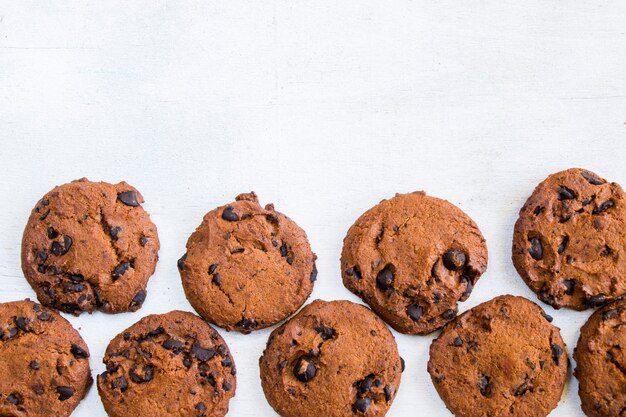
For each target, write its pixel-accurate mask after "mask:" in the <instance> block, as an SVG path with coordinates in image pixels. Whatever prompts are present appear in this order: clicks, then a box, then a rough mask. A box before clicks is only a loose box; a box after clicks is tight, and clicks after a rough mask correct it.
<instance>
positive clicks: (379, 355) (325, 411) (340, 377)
mask: <svg viewBox="0 0 626 417" xmlns="http://www.w3.org/2000/svg"><path fill="white" fill-rule="evenodd" d="M260 368H261V383H262V386H263V391H264V392H265V396H266V398H267V400H268V401H269V403H270V405H271V406H272V407H273V408H274V410H276V412H277V413H278V414H280V415H281V416H282V417H313V416H316V417H318V416H326V417H344V416H352V415H354V416H360V415H367V416H372V417H373V416H384V415H385V414H386V413H387V410H388V409H389V407H390V406H391V403H392V402H393V399H394V398H395V395H396V393H397V391H398V387H399V385H400V375H401V372H402V360H401V359H400V356H399V355H398V349H397V346H396V342H395V339H394V337H393V335H392V334H391V332H390V331H389V329H387V327H386V326H385V324H384V323H383V322H382V320H380V319H379V318H378V317H377V316H376V315H375V314H374V313H372V312H371V311H370V310H369V309H367V308H366V307H364V306H361V305H359V304H354V303H352V302H350V301H330V302H326V301H322V300H315V301H313V302H312V303H311V304H309V305H307V306H306V307H304V308H303V309H302V310H301V311H300V312H299V313H298V314H296V315H295V316H294V317H293V318H292V319H290V320H289V321H287V322H286V323H284V324H283V325H282V326H281V327H279V328H277V329H276V330H274V331H273V332H272V334H271V335H270V337H269V340H268V342H267V347H266V349H265V351H264V352H263V356H262V357H261V359H260Z"/></svg>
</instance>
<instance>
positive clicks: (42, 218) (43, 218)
mask: <svg viewBox="0 0 626 417" xmlns="http://www.w3.org/2000/svg"><path fill="white" fill-rule="evenodd" d="M49 214H50V210H46V211H45V212H44V213H43V214H42V215H41V216H39V220H41V221H44V220H46V219H47V218H48V215H49Z"/></svg>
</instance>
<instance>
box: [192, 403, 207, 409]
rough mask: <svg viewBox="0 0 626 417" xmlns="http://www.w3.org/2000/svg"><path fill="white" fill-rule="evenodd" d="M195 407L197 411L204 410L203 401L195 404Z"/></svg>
mask: <svg viewBox="0 0 626 417" xmlns="http://www.w3.org/2000/svg"><path fill="white" fill-rule="evenodd" d="M195 409H196V410H198V411H204V410H206V405H204V403H198V404H196V407H195Z"/></svg>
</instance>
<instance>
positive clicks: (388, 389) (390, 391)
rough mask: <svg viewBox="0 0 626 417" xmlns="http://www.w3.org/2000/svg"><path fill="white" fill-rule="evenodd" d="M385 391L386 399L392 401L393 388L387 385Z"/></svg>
mask: <svg viewBox="0 0 626 417" xmlns="http://www.w3.org/2000/svg"><path fill="white" fill-rule="evenodd" d="M383 392H384V393H385V401H387V402H389V401H391V397H392V396H393V391H392V390H391V387H390V386H389V385H385V388H384V389H383Z"/></svg>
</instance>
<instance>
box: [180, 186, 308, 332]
mask: <svg viewBox="0 0 626 417" xmlns="http://www.w3.org/2000/svg"><path fill="white" fill-rule="evenodd" d="M315 259H316V256H315V254H314V253H313V252H312V251H311V247H310V246H309V242H308V240H307V237H306V234H305V233H304V231H303V230H302V229H301V228H300V227H298V225H297V224H295V223H294V222H293V221H292V220H291V219H289V218H288V217H287V216H285V215H283V214H281V213H279V212H277V211H276V210H274V206H273V205H272V204H268V205H266V206H265V208H263V207H261V206H260V205H259V202H258V199H257V196H256V194H254V193H248V194H241V195H239V196H237V198H236V199H235V202H233V203H230V204H227V205H225V206H221V207H218V208H216V209H215V210H212V211H210V212H208V213H207V214H206V215H205V216H204V219H203V221H202V224H200V226H198V228H197V229H196V231H195V232H194V233H193V234H192V235H191V236H190V237H189V240H188V241H187V252H186V253H185V255H183V257H182V258H181V259H180V260H179V261H178V268H179V270H180V275H181V277H182V281H183V287H184V289H185V294H186V295H187V299H188V300H189V302H190V303H191V305H192V306H193V308H195V309H196V311H197V312H198V313H199V314H200V315H201V316H202V317H204V318H205V319H206V320H208V321H210V322H211V323H214V324H216V325H218V326H220V327H222V328H224V329H226V330H238V331H240V332H242V333H250V332H251V331H253V330H257V329H262V328H264V327H268V326H271V325H273V324H276V323H278V322H279V321H281V320H284V319H285V318H287V317H289V316H290V315H291V314H293V313H294V312H295V311H296V310H297V309H298V308H299V307H300V306H301V305H302V304H303V303H304V301H305V300H306V299H307V298H308V297H309V295H310V294H311V291H313V282H314V281H315V278H316V276H317V270H316V269H315Z"/></svg>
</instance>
